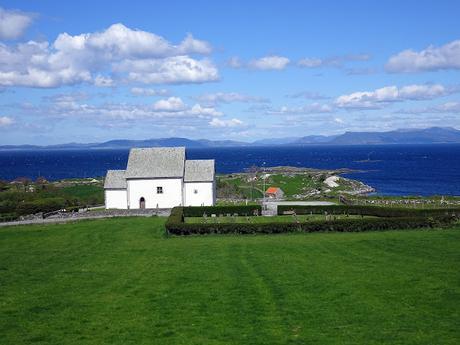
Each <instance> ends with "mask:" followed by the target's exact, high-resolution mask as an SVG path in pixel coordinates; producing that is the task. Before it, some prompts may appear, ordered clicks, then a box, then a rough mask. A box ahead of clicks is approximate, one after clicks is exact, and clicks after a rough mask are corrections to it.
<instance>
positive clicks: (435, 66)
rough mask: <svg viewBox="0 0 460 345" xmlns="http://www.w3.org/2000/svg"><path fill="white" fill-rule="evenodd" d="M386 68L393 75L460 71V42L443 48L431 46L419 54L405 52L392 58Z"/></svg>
mask: <svg viewBox="0 0 460 345" xmlns="http://www.w3.org/2000/svg"><path fill="white" fill-rule="evenodd" d="M385 68H386V70H387V71H389V72H393V73H398V72H420V71H437V70H443V69H460V40H456V41H452V42H450V43H447V44H445V45H443V46H441V47H435V46H429V47H428V48H426V49H423V50H421V51H418V52H417V51H414V50H411V49H408V50H404V51H402V52H400V53H398V54H396V55H394V56H392V57H390V59H389V60H388V63H387V64H386V66H385Z"/></svg>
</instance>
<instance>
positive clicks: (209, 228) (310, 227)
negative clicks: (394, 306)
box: [166, 207, 455, 235]
mask: <svg viewBox="0 0 460 345" xmlns="http://www.w3.org/2000/svg"><path fill="white" fill-rule="evenodd" d="M184 213H187V208H183V207H175V208H173V209H172V211H171V216H170V217H169V218H168V220H167V222H166V230H167V232H168V233H169V234H174V235H192V234H198V235H204V234H277V233H287V232H328V231H336V232H361V231H382V230H390V229H416V228H433V227H440V226H446V225H449V224H450V223H451V222H452V221H453V220H455V218H453V217H451V216H443V217H437V218H431V217H425V218H423V217H399V218H396V217H392V218H390V217H386V218H365V219H339V220H331V221H311V222H303V223H294V222H293V223H277V222H273V223H253V224H245V223H206V224H198V223H185V222H184ZM229 213H232V212H229ZM233 213H236V212H233Z"/></svg>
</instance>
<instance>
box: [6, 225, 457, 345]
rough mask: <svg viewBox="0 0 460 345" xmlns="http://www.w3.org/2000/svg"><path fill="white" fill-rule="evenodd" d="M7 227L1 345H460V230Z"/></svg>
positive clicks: (145, 226)
mask: <svg viewBox="0 0 460 345" xmlns="http://www.w3.org/2000/svg"><path fill="white" fill-rule="evenodd" d="M163 223H164V219H161V218H160V219H158V218H157V219H144V218H120V219H110V220H100V221H84V222H79V223H73V224H66V225H48V226H28V227H14V228H5V229H1V230H0V335H1V343H2V344H30V343H34V344H382V343H385V344H458V343H460V327H459V326H460V312H459V310H460V269H459V267H460V228H459V227H458V226H457V227H456V228H454V229H451V230H440V231H436V230H430V231H388V232H380V233H379V232H375V233H347V234H340V233H330V234H295V235H271V236H239V237H238V236H208V237H172V238H164V237H163Z"/></svg>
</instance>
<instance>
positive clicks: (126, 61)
mask: <svg viewBox="0 0 460 345" xmlns="http://www.w3.org/2000/svg"><path fill="white" fill-rule="evenodd" d="M459 13H460V1H420V0H419V1H229V2H225V3H224V2H222V1H174V0H169V1H137V0H131V1H48V0H42V1H19V0H15V1H1V0H0V144H2V145H5V144H39V145H48V144H59V143H68V142H82V143H83V142H84V143H88V142H102V141H107V140H112V139H150V138H164V137H185V138H190V139H212V140H224V139H229V140H239V141H254V140H257V139H263V138H283V137H300V136H307V135H335V134H341V133H344V132H346V131H388V130H393V129H401V128H427V127H433V126H441V127H455V128H458V129H460V24H459V20H458V18H459Z"/></svg>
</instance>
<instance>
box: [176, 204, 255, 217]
mask: <svg viewBox="0 0 460 345" xmlns="http://www.w3.org/2000/svg"><path fill="white" fill-rule="evenodd" d="M254 211H257V212H258V214H261V212H262V207H261V206H260V205H247V206H244V205H243V206H190V207H184V208H183V212H184V217H202V216H203V214H204V213H206V214H207V215H208V216H210V215H211V214H216V215H218V214H228V213H230V214H235V213H237V214H238V215H240V216H253V215H254Z"/></svg>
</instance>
